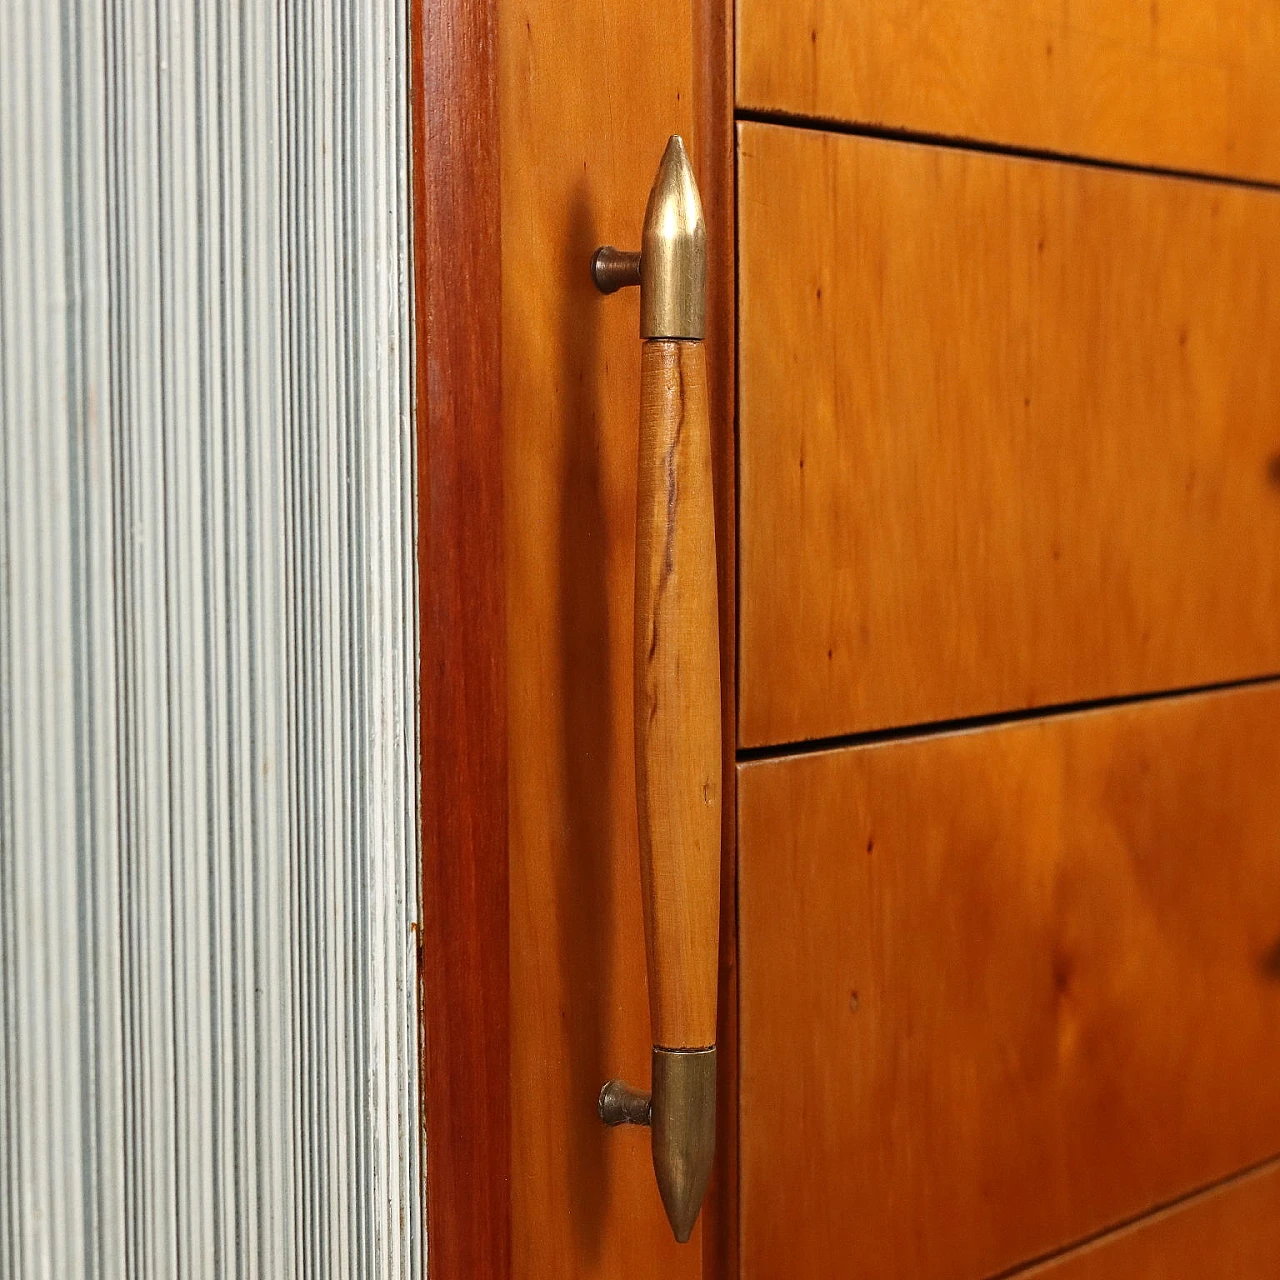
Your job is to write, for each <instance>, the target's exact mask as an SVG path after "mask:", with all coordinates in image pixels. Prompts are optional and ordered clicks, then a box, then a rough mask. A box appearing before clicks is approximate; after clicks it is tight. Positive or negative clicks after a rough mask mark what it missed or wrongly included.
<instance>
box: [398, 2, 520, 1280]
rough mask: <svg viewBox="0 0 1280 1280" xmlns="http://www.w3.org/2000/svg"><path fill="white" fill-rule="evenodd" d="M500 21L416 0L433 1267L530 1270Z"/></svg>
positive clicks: (443, 1273)
mask: <svg viewBox="0 0 1280 1280" xmlns="http://www.w3.org/2000/svg"><path fill="white" fill-rule="evenodd" d="M496 28H497V17H496V13H495V11H494V5H493V3H492V0H413V5H412V14H411V31H410V38H411V45H412V55H411V56H412V67H411V75H412V125H413V166H412V182H413V216H414V287H415V308H416V322H417V328H416V334H417V337H416V347H417V351H416V354H417V366H416V390H417V431H418V448H419V461H418V467H419V497H418V516H419V526H418V537H419V552H418V557H419V560H418V563H419V570H420V574H421V588H420V589H421V599H422V618H421V622H422V634H421V655H422V656H421V677H422V689H421V707H422V846H423V852H422V857H423V865H422V894H423V936H422V946H421V966H420V974H421V982H420V991H421V996H422V1001H423V1018H422V1025H423V1124H424V1129H425V1143H426V1151H427V1160H426V1203H427V1254H428V1269H429V1274H430V1275H431V1277H432V1280H455V1277H456V1278H457V1280H466V1278H468V1277H473V1276H486V1277H503V1276H506V1275H508V1274H509V1273H510V1270H511V1219H510V1192H509V1179H510V1136H511V1135H510V1120H509V1117H510V1102H509V1089H510V1080H509V1000H510V996H509V989H508V955H507V936H508V917H507V725H506V662H505V595H504V577H503V572H504V571H503V509H502V474H503V452H502V438H501V415H500V406H501V374H502V364H501V360H500V347H501V323H502V310H501V257H500V245H499V236H500V220H499V188H500V182H499V151H498V102H497V77H498V66H497V41H496Z"/></svg>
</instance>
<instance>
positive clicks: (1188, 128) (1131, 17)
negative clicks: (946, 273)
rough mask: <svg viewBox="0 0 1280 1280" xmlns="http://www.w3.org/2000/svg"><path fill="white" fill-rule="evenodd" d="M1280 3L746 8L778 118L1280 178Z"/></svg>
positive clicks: (741, 48)
mask: <svg viewBox="0 0 1280 1280" xmlns="http://www.w3.org/2000/svg"><path fill="white" fill-rule="evenodd" d="M1277 67H1280V6H1277V5H1276V4H1275V3H1274V0H1159V3H1158V4H1157V3H1153V2H1152V0H1073V3H1072V4H1070V5H1066V4H1063V3H1060V0H1021V3H1017V4H1010V3H1007V0H1001V2H1000V3H994V2H993V0H875V3H869V2H868V0H738V88H737V96H738V103H739V105H740V106H741V107H745V108H749V109H756V110H762V111H778V112H788V113H797V114H801V115H806V116H813V117H818V118H820V119H827V120H842V121H848V122H851V123H855V124H863V125H877V126H884V127H889V128H895V129H906V130H912V131H918V132H921V133H928V134H942V135H945V136H948V137H957V138H967V139H975V140H979V141H984V142H994V143H1001V144H1005V145H1010V146H1018V147H1026V148H1030V149H1034V150H1038V151H1054V152H1060V153H1065V154H1069V155H1084V156H1095V157H1099V158H1103V159H1110V160H1120V161H1127V162H1129V163H1131V164H1139V165H1146V166H1155V167H1160V168H1171V169H1186V170H1197V171H1203V172H1209V173H1222V174H1230V175H1234V176H1237V177H1245V178H1256V179H1266V180H1272V181H1274V180H1276V179H1277V178H1280V75H1278V74H1277V70H1276V69H1277Z"/></svg>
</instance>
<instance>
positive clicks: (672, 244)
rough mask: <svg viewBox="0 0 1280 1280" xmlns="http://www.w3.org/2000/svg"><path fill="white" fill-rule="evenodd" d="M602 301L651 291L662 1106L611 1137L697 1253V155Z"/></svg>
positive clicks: (705, 732)
mask: <svg viewBox="0 0 1280 1280" xmlns="http://www.w3.org/2000/svg"><path fill="white" fill-rule="evenodd" d="M591 271H592V276H593V278H594V279H595V282H596V286H597V288H599V289H600V291H601V292H602V293H613V292H614V291H615V290H617V289H620V288H623V287H624V286H626V285H636V284H638V285H639V286H640V337H641V339H642V341H643V346H642V349H641V356H640V447H639V455H638V458H637V468H636V594H635V708H634V710H635V734H636V817H637V821H638V824H639V835H640V887H641V896H642V899H643V904H644V936H645V953H646V968H647V970H648V975H649V1023H650V1028H651V1031H652V1037H653V1091H652V1097H650V1096H649V1095H646V1094H642V1093H640V1092H639V1091H637V1090H635V1089H633V1088H632V1087H631V1086H629V1085H626V1084H624V1083H623V1082H622V1081H619V1080H613V1081H610V1082H609V1083H608V1084H606V1085H605V1087H604V1089H603V1090H602V1091H601V1093H600V1099H599V1107H600V1117H601V1119H602V1120H604V1121H605V1123H606V1124H628V1123H632V1124H633V1123H641V1124H646V1123H647V1124H649V1125H650V1126H651V1127H652V1135H653V1168H654V1173H655V1175H656V1177H657V1180H658V1190H659V1191H660V1193H661V1195H662V1203H663V1205H664V1207H665V1208H666V1211H667V1217H668V1218H669V1219H670V1222H671V1227H672V1230H673V1231H674V1232H675V1236H676V1239H677V1240H680V1241H685V1240H688V1239H689V1237H690V1234H691V1233H692V1231H693V1226H694V1223H695V1222H696V1220H697V1217H698V1210H699V1208H700V1207H701V1205H702V1199H703V1196H704V1195H705V1194H706V1189H707V1182H708V1179H709V1178H710V1176H711V1165H712V1160H713V1157H714V1154H715V1111H716V1051H715V1042H716V987H717V978H718V968H717V962H718V954H719V932H720V640H719V610H718V608H717V600H716V535H715V508H714V504H713V493H712V484H711V424H710V421H709V418H708V415H707V365H706V356H705V355H704V353H703V349H702V335H703V327H704V322H705V287H706V274H707V253H706V227H705V226H704V224H703V220H702V202H701V200H700V199H699V197H698V187H697V183H696V182H695V181H694V178H693V169H692V167H691V166H690V164H689V157H688V156H687V155H686V154H685V150H684V144H683V143H682V142H681V141H680V139H679V137H672V139H671V141H670V142H669V143H668V144H667V149H666V152H665V153H664V154H663V157H662V163H661V165H660V166H659V167H658V176H657V178H656V179H655V180H654V184H653V190H652V191H651V192H650V193H649V207H648V208H647V209H646V210H645V218H644V240H643V244H642V246H641V249H640V252H639V253H626V252H621V251H619V250H617V249H613V248H610V247H607V246H606V247H605V248H602V249H598V250H597V251H596V255H595V257H594V258H593V259H592V264H591Z"/></svg>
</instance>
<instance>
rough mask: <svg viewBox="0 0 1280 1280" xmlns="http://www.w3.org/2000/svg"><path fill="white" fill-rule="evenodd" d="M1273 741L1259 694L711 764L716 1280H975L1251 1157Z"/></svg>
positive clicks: (1274, 979)
mask: <svg viewBox="0 0 1280 1280" xmlns="http://www.w3.org/2000/svg"><path fill="white" fill-rule="evenodd" d="M1278 725H1280V687H1278V686H1277V685H1275V684H1264V685H1255V686H1252V687H1251V688H1248V689H1244V690H1235V691H1230V692H1217V693H1208V694H1198V695H1188V696H1182V697H1174V698H1169V699H1160V700H1157V701H1154V702H1149V703H1144V704H1138V705H1128V706H1121V707H1112V708H1107V709H1105V710H1096V711H1091V712H1083V713H1075V714H1071V715H1061V716H1054V717H1050V718H1048V719H1039V720H1031V721H1026V722H1022V723H1019V724H1016V725H1012V726H1005V727H999V728H989V729H985V730H980V731H969V732H964V733H953V734H948V735H944V736H935V737H927V738H915V739H907V740H897V741H890V742H887V743H881V744H878V745H868V746H861V747H854V748H846V749H843V750H839V751H830V752H817V753H812V754H807V755H801V756H793V757H790V758H784V759H779V760H774V761H768V762H756V763H751V764H748V765H744V766H741V767H740V773H739V780H738V798H739V806H740V810H739V840H740V855H739V857H740V869H739V908H740V915H739V929H740V933H739V948H740V951H739V954H740V974H739V978H740V985H741V1007H740V1018H741V1026H742V1031H741V1046H740V1053H741V1075H740V1084H741V1104H742V1115H743V1117H744V1119H743V1124H742V1146H741V1152H740V1160H741V1171H742V1203H741V1212H742V1241H743V1244H742V1259H743V1270H744V1274H746V1275H750V1276H753V1277H761V1278H762V1280H765V1278H769V1277H775V1276H777V1277H781V1276H787V1277H791V1278H793V1280H804V1278H806V1277H814V1278H817V1277H823V1278H824V1280H825V1277H828V1276H831V1275H843V1276H851V1277H860V1276H867V1277H876V1280H897V1278H898V1277H901V1278H902V1280H935V1278H937V1280H941V1278H942V1277H946V1278H947V1280H979V1278H980V1277H984V1276H990V1275H992V1274H994V1273H996V1272H998V1271H1001V1270H1002V1269H1003V1268H1006V1267H1010V1266H1013V1265H1015V1264H1017V1263H1019V1262H1022V1261H1027V1260H1030V1259H1033V1258H1036V1257H1040V1256H1043V1255H1044V1254H1045V1253H1047V1252H1049V1251H1050V1250H1054V1249H1057V1248H1060V1247H1062V1246H1064V1245H1067V1244H1069V1243H1071V1242H1072V1241H1076V1240H1080V1239H1083V1238H1084V1237H1086V1236H1087V1235H1089V1234H1091V1233H1093V1232H1096V1231H1100V1230H1102V1229H1104V1228H1106V1227H1108V1226H1111V1225H1114V1224H1117V1223H1120V1222H1123V1221H1125V1220H1127V1219H1129V1218H1131V1217H1133V1216H1135V1215H1137V1214H1139V1213H1142V1212H1144V1211H1147V1210H1149V1209H1151V1208H1153V1207H1154V1206H1156V1205H1159V1204H1164V1203H1168V1202H1169V1201H1171V1200H1173V1199H1174V1198H1176V1197H1178V1196H1179V1195H1183V1194H1186V1193H1187V1192H1189V1191H1192V1190H1194V1189H1195V1188H1197V1187H1201V1186H1205V1185H1208V1184H1209V1183H1211V1182H1213V1181H1215V1180H1216V1179H1219V1178H1222V1177H1225V1176H1227V1175H1228V1174H1230V1173H1233V1172H1235V1171H1237V1170H1240V1169H1243V1168H1246V1167H1248V1166H1249V1165H1251V1164H1254V1163H1256V1162H1258V1161H1260V1160H1263V1159H1266V1158H1269V1157H1270V1156H1272V1155H1274V1154H1275V1153H1276V1152H1277V1151H1280V1090H1277V1089H1276V1088H1275V1079H1274V1073H1273V1072H1272V1071H1271V1070H1270V1066H1269V1064H1271V1063H1274V1062H1275V1061H1277V1056H1278V1055H1280V805H1277V803H1276V788H1277V781H1276V780H1277V778H1280V733H1278V732H1277V726H1278ZM1204 1274H1214V1273H1213V1272H1206V1273H1204Z"/></svg>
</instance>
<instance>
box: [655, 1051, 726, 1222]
mask: <svg viewBox="0 0 1280 1280" xmlns="http://www.w3.org/2000/svg"><path fill="white" fill-rule="evenodd" d="M649 1123H650V1124H651V1125H652V1127H653V1132H652V1135H651V1137H652V1141H653V1172H654V1174H655V1175H656V1177H657V1180H658V1192H659V1194H660V1195H661V1196H662V1207H663V1208H664V1209H665V1210H666V1211H667V1221H668V1222H670V1223H671V1230H672V1231H673V1232H675V1237H676V1239H677V1240H679V1241H680V1243H681V1244H684V1243H685V1242H686V1241H687V1240H688V1239H689V1236H690V1235H691V1234H692V1233H693V1224H694V1223H695V1222H697V1220H698V1211H699V1210H700V1209H701V1208H702V1201H703V1198H704V1197H705V1196H706V1194H707V1183H708V1182H709V1181H710V1180H711V1165H712V1162H713V1160H714V1159H715V1153H716V1051H715V1048H714V1047H712V1048H710V1049H658V1048H655V1049H654V1051H653V1102H652V1109H651V1116H650V1121H649Z"/></svg>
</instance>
